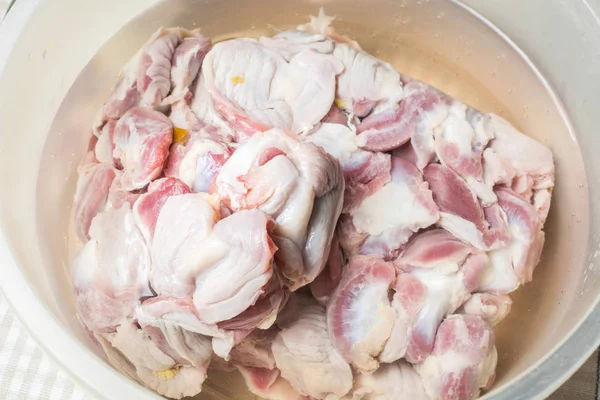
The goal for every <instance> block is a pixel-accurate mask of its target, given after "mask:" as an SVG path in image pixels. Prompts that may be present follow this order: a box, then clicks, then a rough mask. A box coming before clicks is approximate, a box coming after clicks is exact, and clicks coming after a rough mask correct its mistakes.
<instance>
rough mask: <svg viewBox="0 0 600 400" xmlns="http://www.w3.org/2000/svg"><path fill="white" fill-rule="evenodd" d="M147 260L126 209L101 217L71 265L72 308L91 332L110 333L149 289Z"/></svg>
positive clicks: (96, 221) (145, 251)
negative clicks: (73, 305) (74, 308)
mask: <svg viewBox="0 0 600 400" xmlns="http://www.w3.org/2000/svg"><path fill="white" fill-rule="evenodd" d="M149 270H150V256H149V251H148V248H147V245H146V243H145V241H144V239H143V237H142V234H141V233H140V231H139V230H138V228H137V226H136V223H135V221H134V218H133V214H132V213H131V210H130V209H129V207H127V206H125V207H123V208H120V209H118V210H108V211H105V212H103V213H100V214H98V215H97V216H96V218H94V220H93V221H92V225H91V227H90V240H89V241H88V242H87V243H86V244H85V246H83V248H82V249H81V250H80V251H79V252H78V253H77V256H76V257H75V260H74V261H73V271H72V278H73V287H74V291H75V306H76V308H77V313H78V315H79V318H80V319H81V321H82V322H83V323H84V325H85V326H86V327H87V328H88V329H89V330H90V331H91V332H94V333H99V332H114V330H115V329H116V327H117V326H119V324H121V323H122V322H123V321H124V320H125V319H126V318H128V317H130V316H131V315H132V314H133V311H134V309H135V307H136V305H137V304H139V300H140V298H141V297H143V296H148V295H151V292H150V290H149V288H148V273H149Z"/></svg>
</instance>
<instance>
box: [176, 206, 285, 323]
mask: <svg viewBox="0 0 600 400" xmlns="http://www.w3.org/2000/svg"><path fill="white" fill-rule="evenodd" d="M269 224H270V220H269V218H268V217H267V215H265V214H264V213H263V212H261V211H259V210H242V211H238V212H236V213H234V214H232V215H231V216H229V217H227V218H225V219H222V220H221V221H219V222H218V223H217V224H216V225H215V226H214V228H213V230H212V232H211V233H210V235H209V236H208V237H207V238H206V240H204V241H203V242H202V247H201V248H200V247H199V251H201V252H202V254H203V256H204V257H202V259H200V260H198V262H197V263H195V265H194V266H193V267H192V268H189V269H188V271H187V276H189V277H192V278H193V279H194V280H195V284H196V289H195V291H194V294H193V299H194V305H195V306H196V309H197V310H198V312H199V314H200V315H201V316H202V319H203V320H204V321H205V322H207V323H218V322H222V321H226V320H228V319H230V318H233V317H235V316H237V315H239V314H240V313H242V312H243V311H245V310H246V309H248V308H249V307H250V306H252V305H253V304H254V303H256V301H257V300H258V299H259V297H260V295H261V294H262V292H263V290H264V288H265V287H266V286H267V284H268V283H269V281H270V280H271V277H272V275H273V254H274V253H275V250H276V247H275V246H274V245H273V242H272V241H271V238H270V236H269Z"/></svg>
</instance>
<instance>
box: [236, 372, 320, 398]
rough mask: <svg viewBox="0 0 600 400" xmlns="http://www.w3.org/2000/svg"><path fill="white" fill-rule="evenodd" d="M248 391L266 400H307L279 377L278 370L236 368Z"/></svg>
mask: <svg viewBox="0 0 600 400" xmlns="http://www.w3.org/2000/svg"><path fill="white" fill-rule="evenodd" d="M238 370H239V371H240V373H241V374H242V376H243V377H244V381H245V382H246V386H247V387H248V390H249V391H250V392H252V393H254V394H255V395H257V396H260V398H261V399H266V400H308V399H309V398H308V397H306V396H302V395H301V394H299V393H298V392H297V391H296V390H294V388H293V387H292V386H291V385H290V384H289V382H288V381H286V380H285V379H283V378H282V377H281V376H280V372H279V370H278V369H266V368H256V367H242V366H238Z"/></svg>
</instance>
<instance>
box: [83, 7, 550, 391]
mask: <svg viewBox="0 0 600 400" xmlns="http://www.w3.org/2000/svg"><path fill="white" fill-rule="evenodd" d="M333 20H334V18H333V17H328V16H326V15H325V14H324V13H323V11H322V10H321V11H320V13H319V15H318V16H317V17H311V20H310V22H309V23H307V24H304V25H300V26H299V27H298V28H297V29H295V30H289V31H283V32H280V33H278V34H276V35H275V36H273V37H262V38H260V39H249V38H239V39H231V40H227V41H222V42H219V43H217V44H214V45H213V44H212V43H211V40H210V39H208V38H206V37H204V36H202V35H201V34H200V33H199V31H197V30H195V31H188V30H185V29H182V28H169V29H160V30H159V31H158V32H156V33H155V34H154V35H153V36H152V37H151V38H150V39H149V40H148V42H147V43H146V44H144V46H143V47H142V48H141V49H140V50H139V52H138V53H137V54H136V55H135V56H134V57H133V58H132V59H131V61H129V62H128V63H127V65H126V66H125V67H124V68H123V71H122V73H121V74H120V76H119V79H118V81H117V83H116V85H115V87H114V89H113V91H112V93H111V95H110V96H109V98H108V100H107V101H106V103H105V104H104V106H103V107H102V109H101V110H100V111H99V113H98V117H97V118H96V120H95V121H94V123H93V126H92V132H93V136H92V139H91V140H90V145H89V147H88V151H87V153H86V155H85V157H84V159H83V160H82V161H81V164H80V167H79V169H78V172H79V181H78V185H77V193H76V195H75V200H74V201H75V206H74V222H75V232H76V234H77V236H78V238H79V239H80V241H81V242H82V244H83V246H82V248H81V249H80V251H79V252H78V254H77V256H76V257H75V260H74V261H73V267H72V277H73V286H74V294H75V305H76V309H77V313H78V316H79V319H80V320H81V322H82V324H83V326H84V328H85V330H86V331H87V332H88V333H89V334H90V336H91V337H93V338H95V340H97V341H98V343H99V344H100V346H101V347H102V348H103V350H104V352H105V353H106V358H107V360H108V361H109V362H110V363H111V364H112V365H113V366H114V368H116V369H117V370H119V371H120V372H122V373H123V374H125V375H127V376H129V377H130V378H131V379H134V380H135V381H138V382H139V383H141V384H142V385H145V386H146V387H148V388H150V389H153V390H155V391H156V392H158V393H159V394H161V395H164V396H166V397H171V398H177V399H179V398H182V397H186V396H194V395H196V394H198V393H199V392H200V391H201V390H202V386H203V383H204V381H205V380H206V379H207V378H209V377H210V376H211V371H214V370H222V371H234V370H238V371H239V372H240V373H241V375H242V377H243V379H244V381H245V383H246V385H247V388H248V390H249V391H250V392H251V393H253V394H254V395H256V396H260V397H261V398H264V399H273V400H290V399H291V400H295V399H327V400H335V399H347V400H359V399H365V400H366V399H375V398H376V399H384V400H385V399H387V400H403V399H406V400H472V399H475V398H477V397H478V396H479V395H480V394H481V393H482V391H485V390H487V389H489V388H490V387H491V385H492V384H493V382H494V378H495V368H496V363H497V350H496V347H495V342H494V331H493V326H494V325H496V324H497V323H499V322H500V321H501V320H502V319H503V318H504V317H505V316H506V315H507V314H508V313H509V312H510V308H511V305H512V300H511V298H510V297H509V296H508V295H509V293H511V292H512V291H514V290H516V289H517V288H518V287H519V286H521V285H523V284H525V283H527V282H529V281H530V280H531V279H532V277H533V272H534V268H535V266H536V264H537V263H538V261H539V259H540V255H541V251H542V248H543V244H544V232H543V230H542V228H543V226H544V222H545V220H546V217H547V215H548V211H549V208H550V201H551V191H552V187H553V185H554V161H553V156H552V153H551V152H550V150H549V149H548V148H546V147H545V146H544V145H542V144H540V143H538V142H536V141H534V140H533V139H531V138H529V137H527V136H525V135H524V134H522V133H520V132H519V131H518V130H517V129H516V128H514V127H513V126H512V125H510V123H508V122H507V121H505V120H503V119H502V118H500V117H498V116H496V115H492V114H486V113H483V112H480V111H477V110H474V109H473V108H471V107H469V106H468V105H466V104H464V103H462V102H460V101H459V100H457V99H454V98H451V97H449V96H448V95H446V94H444V93H442V92H440V91H439V90H437V89H435V88H433V87H432V86H429V85H427V84H425V83H422V82H418V81H415V80H413V79H411V78H409V77H407V76H403V75H401V74H400V73H399V72H397V71H395V70H394V69H393V68H392V67H391V66H390V65H389V64H387V63H385V62H384V61H382V60H379V59H377V58H375V57H373V56H371V55H369V54H368V53H367V52H365V51H363V50H362V49H361V48H360V46H359V44H358V43H356V42H355V41H352V40H350V39H349V38H347V37H345V36H342V35H339V34H336V33H335V31H334V30H333V28H332V27H331V22H332V21H333Z"/></svg>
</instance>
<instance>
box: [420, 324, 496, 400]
mask: <svg viewBox="0 0 600 400" xmlns="http://www.w3.org/2000/svg"><path fill="white" fill-rule="evenodd" d="M497 360H498V355H497V353H496V347H495V346H494V331H493V330H492V328H490V326H489V325H488V324H487V323H485V321H483V320H482V319H481V318H479V317H477V316H473V315H452V316H450V317H448V318H447V319H446V320H445V321H444V322H443V323H442V324H441V325H440V327H439V329H438V332H437V336H436V341H435V347H434V349H433V352H432V354H431V355H430V356H429V357H427V359H426V360H425V361H424V362H423V363H422V364H421V365H418V366H417V367H416V369H417V372H418V373H419V375H421V378H422V379H423V383H424V385H425V391H426V392H427V394H428V395H429V397H431V398H432V399H439V400H472V399H475V398H476V397H477V396H479V392H480V389H487V388H489V387H490V386H491V385H492V384H493V382H494V379H495V376H496V374H495V369H496V363H497Z"/></svg>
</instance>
